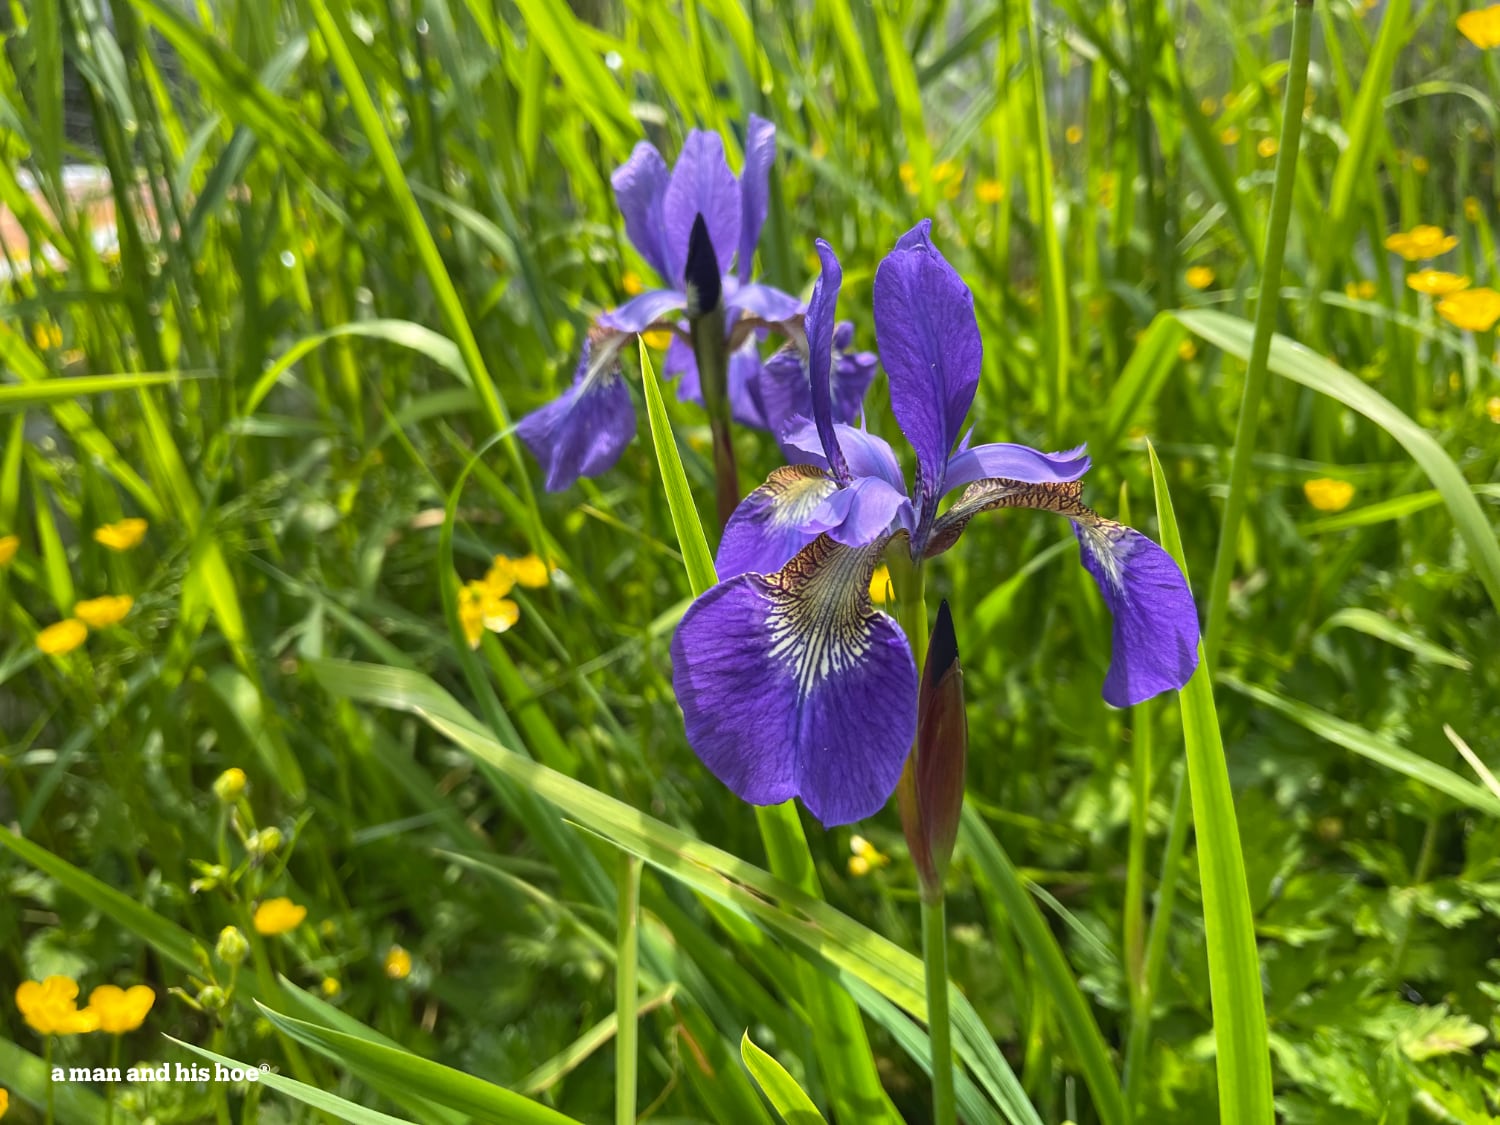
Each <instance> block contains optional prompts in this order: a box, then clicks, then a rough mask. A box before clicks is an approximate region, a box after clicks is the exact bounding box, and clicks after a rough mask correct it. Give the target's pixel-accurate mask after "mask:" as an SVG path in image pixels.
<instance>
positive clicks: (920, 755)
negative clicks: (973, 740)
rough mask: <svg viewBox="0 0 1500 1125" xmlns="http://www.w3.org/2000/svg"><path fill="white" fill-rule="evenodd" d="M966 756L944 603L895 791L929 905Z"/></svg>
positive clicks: (937, 894)
mask: <svg viewBox="0 0 1500 1125" xmlns="http://www.w3.org/2000/svg"><path fill="white" fill-rule="evenodd" d="M968 754H969V721H968V717H967V716H966V715H965V713H964V674H963V668H962V667H961V666H960V665H959V662H958V638H957V637H956V636H955V635H954V632H953V615H952V613H951V612H950V611H949V609H948V602H947V601H946V600H944V602H943V604H942V605H941V606H940V607H939V608H938V615H937V622H936V623H935V624H934V625H933V627H932V639H931V641H929V642H928V645H927V661H926V664H925V665H924V667H923V669H922V682H921V685H920V686H919V687H918V689H917V741H916V746H915V748H914V749H913V751H912V756H911V757H910V758H909V759H907V763H906V773H905V774H904V775H903V776H902V778H901V785H900V787H899V789H898V790H897V795H898V798H899V803H900V807H901V827H902V830H903V831H904V832H905V833H906V844H907V847H908V848H909V849H910V851H911V858H912V863H913V864H914V865H915V866H916V869H917V878H918V879H919V880H920V882H921V884H922V898H923V900H924V901H926V902H928V903H935V902H937V901H939V900H940V899H941V898H942V897H943V876H944V875H945V874H946V873H947V870H948V861H949V860H950V859H951V858H952V856H953V842H954V840H956V839H957V838H958V821H959V815H960V814H961V813H962V811H963V804H964V768H965V764H966V762H967V760H968Z"/></svg>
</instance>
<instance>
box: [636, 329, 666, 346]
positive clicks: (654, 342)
mask: <svg viewBox="0 0 1500 1125" xmlns="http://www.w3.org/2000/svg"><path fill="white" fill-rule="evenodd" d="M641 339H642V340H645V341H646V346H647V347H648V348H650V349H651V350H652V351H654V352H664V351H666V350H667V349H668V348H669V347H671V346H672V330H671V329H670V328H657V329H654V330H653V331H651V332H642V333H641Z"/></svg>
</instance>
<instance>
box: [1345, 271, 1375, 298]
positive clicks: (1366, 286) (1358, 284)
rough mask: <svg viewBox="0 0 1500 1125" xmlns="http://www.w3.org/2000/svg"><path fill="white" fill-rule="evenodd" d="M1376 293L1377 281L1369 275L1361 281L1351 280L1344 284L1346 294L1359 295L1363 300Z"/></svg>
mask: <svg viewBox="0 0 1500 1125" xmlns="http://www.w3.org/2000/svg"><path fill="white" fill-rule="evenodd" d="M1375 293H1376V289H1375V283H1374V282H1373V281H1371V280H1370V279H1369V278H1368V277H1366V278H1362V279H1361V280H1359V281H1351V282H1349V283H1348V284H1347V285H1345V286H1344V296H1346V297H1358V298H1359V299H1360V300H1361V301H1368V300H1369V299H1370V298H1372V297H1374V296H1375Z"/></svg>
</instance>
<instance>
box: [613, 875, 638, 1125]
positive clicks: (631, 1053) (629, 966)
mask: <svg viewBox="0 0 1500 1125" xmlns="http://www.w3.org/2000/svg"><path fill="white" fill-rule="evenodd" d="M640 898H641V861H640V859H639V857H637V856H633V855H628V854H622V855H621V856H620V902H619V910H620V913H619V926H618V928H617V930H616V937H615V940H616V948H617V951H618V954H617V956H616V958H615V1122H616V1125H632V1123H633V1122H634V1121H635V1071H636V1053H637V1052H636V1038H637V1032H638V1030H639V1028H638V1025H637V1023H636V1014H635V998H636V982H635V971H636V955H637V953H638V952H639V947H640V929H639V925H638V923H639V920H640Z"/></svg>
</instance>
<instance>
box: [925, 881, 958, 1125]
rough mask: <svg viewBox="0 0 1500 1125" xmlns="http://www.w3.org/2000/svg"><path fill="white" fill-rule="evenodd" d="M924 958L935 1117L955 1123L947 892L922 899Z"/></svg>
mask: <svg viewBox="0 0 1500 1125" xmlns="http://www.w3.org/2000/svg"><path fill="white" fill-rule="evenodd" d="M922 959H923V961H924V962H925V963H926V966H927V1034H928V1037H929V1038H930V1039H931V1041H932V1120H933V1123H934V1125H955V1122H956V1121H957V1120H958V1117H957V1111H956V1109H955V1102H954V1097H953V1038H952V1035H953V1033H952V1030H951V1025H950V1022H949V1016H948V925H947V911H946V910H945V909H944V905H943V896H942V895H938V896H937V898H936V899H935V900H934V901H932V902H929V901H927V899H926V898H923V900H922Z"/></svg>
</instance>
